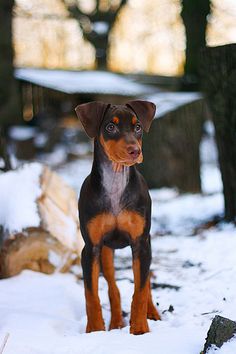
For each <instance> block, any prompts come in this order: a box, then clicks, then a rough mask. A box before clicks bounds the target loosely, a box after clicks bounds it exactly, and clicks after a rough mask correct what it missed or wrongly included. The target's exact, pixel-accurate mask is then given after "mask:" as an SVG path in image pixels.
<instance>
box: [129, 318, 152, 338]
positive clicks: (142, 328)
mask: <svg viewBox="0 0 236 354" xmlns="http://www.w3.org/2000/svg"><path fill="white" fill-rule="evenodd" d="M148 332H149V327H148V323H147V321H143V322H142V323H139V324H132V323H131V326H130V333H131V334H135V335H140V334H144V333H148Z"/></svg>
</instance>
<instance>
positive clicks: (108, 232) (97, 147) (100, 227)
mask: <svg viewBox="0 0 236 354" xmlns="http://www.w3.org/2000/svg"><path fill="white" fill-rule="evenodd" d="M75 111H76V114H77V116H78V118H79V119H80V121H81V123H82V125H83V127H84V130H85V132H86V133H87V135H88V136H89V137H90V138H94V160H93V165H92V170H91V173H90V175H89V176H88V177H87V178H86V179H85V181H84V183H83V185H82V188H81V191H80V197H79V220H80V227H81V233H82V236H83V239H84V242H85V246H84V248H83V251H82V256H81V263H82V268H83V277H84V287H85V298H86V313H87V327H86V332H87V333H89V332H93V331H102V330H105V325H104V321H103V317H102V310H101V305H100V300H99V296H98V277H99V272H100V265H101V266H102V271H103V275H104V277H105V279H106V280H107V282H108V289H109V290H108V292H109V300H110V306H111V321H110V326H109V329H110V330H111V329H115V328H122V327H123V326H124V322H123V318H122V310H121V300H120V293H119V290H118V287H117V285H116V282H115V270H114V265H113V257H114V250H115V249H118V248H123V247H126V246H131V249H132V259H133V263H132V264H133V273H134V294H133V299H132V305H131V317H130V333H132V334H135V335H138V334H143V333H146V332H149V327H148V322H147V318H148V319H152V320H159V319H160V316H159V313H158V311H157V309H156V308H155V306H154V304H153V301H152V297H151V287H150V262H151V243H150V233H149V232H150V225H151V198H150V196H149V192H148V187H147V184H146V182H145V180H144V178H143V176H142V175H141V174H140V173H139V172H138V171H137V169H136V167H135V164H139V163H141V162H142V160H143V155H142V135H143V131H145V132H148V131H149V128H150V125H151V122H152V120H153V118H154V115H155V111H156V107H155V105H154V104H153V103H152V102H148V101H141V100H134V101H129V102H127V103H126V104H125V105H112V104H107V103H103V102H90V103H85V104H81V105H78V106H77V107H76V109H75Z"/></svg>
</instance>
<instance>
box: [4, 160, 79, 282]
mask: <svg viewBox="0 0 236 354" xmlns="http://www.w3.org/2000/svg"><path fill="white" fill-rule="evenodd" d="M35 165H37V169H38V171H37V173H34V174H32V177H30V173H31V172H30V169H31V168H32V169H33V168H35ZM24 173H25V175H26V174H27V176H28V177H27V178H26V176H25V177H24V176H23V177H24V178H26V181H25V183H27V181H28V183H29V189H30V188H31V187H32V186H31V185H30V183H31V182H32V181H31V179H33V180H34V182H33V183H34V184H35V187H34V184H33V183H32V185H33V188H35V190H37V189H38V192H37V194H35V195H32V196H31V195H30V196H29V195H28V194H27V192H26V191H27V186H23V185H22V175H23V174H24ZM7 174H10V175H8V176H6V175H7ZM3 177H4V178H5V180H7V177H8V179H9V180H10V181H11V182H12V183H13V182H14V183H15V184H17V181H18V185H17V188H16V189H17V194H18V195H16V196H15V199H16V200H15V203H13V204H12V200H14V196H12V197H10V196H9V203H8V204H9V205H7V196H6V197H5V199H6V200H5V208H6V210H7V212H6V213H5V215H4V213H3V214H2V219H3V220H4V225H3V226H2V228H1V235H0V240H1V242H0V277H1V278H6V277H10V276H13V275H16V274H18V273H20V272H21V270H23V269H31V270H34V271H40V272H44V273H47V274H50V273H53V272H55V271H61V272H66V271H69V270H70V269H71V267H72V266H73V265H74V264H78V263H79V262H80V254H81V250H82V247H83V241H82V237H81V234H80V229H79V223H78V216H77V213H78V207H77V196H76V193H75V192H74V191H73V190H72V189H71V188H70V187H69V186H67V185H66V184H65V183H64V181H63V180H62V179H61V177H59V176H58V175H57V174H56V173H54V172H52V171H51V170H49V168H47V167H44V166H39V164H30V165H26V166H25V167H24V168H23V169H21V170H19V171H11V172H8V173H6V174H3V175H1V176H0V188H1V178H3ZM24 178H23V181H24ZM3 186H4V181H3ZM15 187H16V186H15ZM12 189H13V190H12V192H13V193H14V186H12ZM31 190H32V188H31ZM9 192H10V191H9ZM24 194H25V196H24ZM36 195H37V198H36ZM27 198H31V199H35V200H31V201H30V200H26V199H27ZM31 202H32V204H30V203H31ZM33 203H34V204H35V205H34V204H33ZM15 204H17V206H16V205H15ZM34 207H35V210H34ZM25 214H26V216H27V215H29V220H27V218H25V219H24V216H25ZM34 214H35V215H34ZM36 214H37V215H36ZM14 216H15V217H14ZM17 218H19V219H22V220H19V221H18V220H16V219H17ZM30 220H32V225H30ZM13 222H15V224H14V225H12V224H13Z"/></svg>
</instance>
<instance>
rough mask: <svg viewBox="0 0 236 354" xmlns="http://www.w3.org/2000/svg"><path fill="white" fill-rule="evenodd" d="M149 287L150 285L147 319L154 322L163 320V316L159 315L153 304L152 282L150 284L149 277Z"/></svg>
mask: <svg viewBox="0 0 236 354" xmlns="http://www.w3.org/2000/svg"><path fill="white" fill-rule="evenodd" d="M148 282H149V285H148V308H147V318H148V319H149V320H154V321H158V320H160V319H161V316H160V315H159V313H158V311H157V309H156V307H155V305H154V304H153V301H152V292H151V282H150V277H149V280H148Z"/></svg>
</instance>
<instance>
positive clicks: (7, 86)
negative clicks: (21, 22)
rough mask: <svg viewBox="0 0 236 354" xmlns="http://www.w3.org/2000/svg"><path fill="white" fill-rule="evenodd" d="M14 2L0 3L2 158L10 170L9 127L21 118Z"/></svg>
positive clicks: (7, 0)
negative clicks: (13, 25)
mask: <svg viewBox="0 0 236 354" xmlns="http://www.w3.org/2000/svg"><path fill="white" fill-rule="evenodd" d="M13 5H14V0H1V1H0V33H1V35H0V125H1V130H0V156H1V157H2V158H3V160H4V161H5V169H9V168H10V165H9V163H10V160H9V158H8V154H7V149H6V142H5V136H6V130H7V127H8V126H9V125H10V124H12V123H14V122H16V121H17V120H18V119H19V118H20V117H21V113H20V95H19V91H18V87H17V83H16V80H15V79H14V68H13V48H12V9H13Z"/></svg>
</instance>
